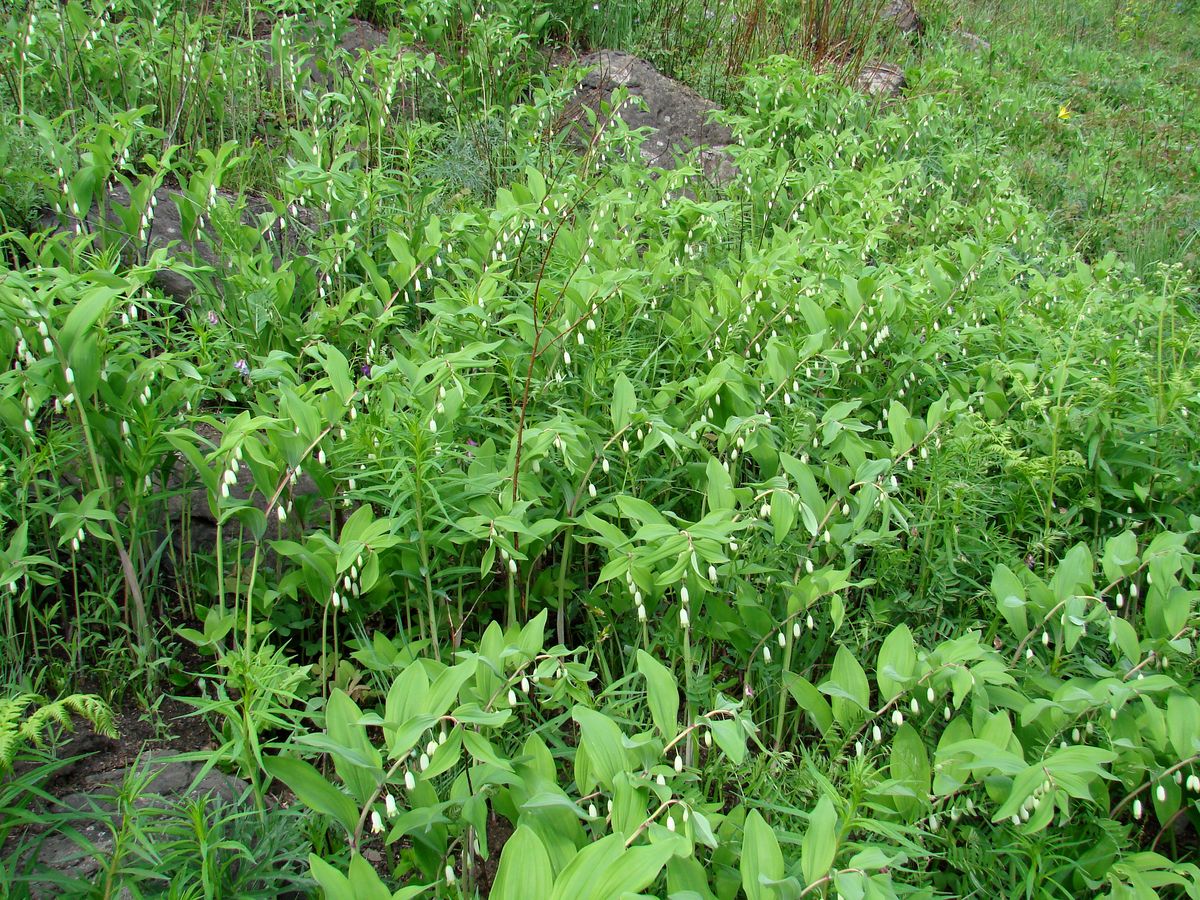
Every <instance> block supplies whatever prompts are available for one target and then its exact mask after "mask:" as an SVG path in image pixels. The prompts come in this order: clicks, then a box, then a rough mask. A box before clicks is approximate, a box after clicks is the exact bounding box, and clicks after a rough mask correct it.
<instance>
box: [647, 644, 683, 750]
mask: <svg viewBox="0 0 1200 900" xmlns="http://www.w3.org/2000/svg"><path fill="white" fill-rule="evenodd" d="M637 665H638V671H639V672H641V673H642V676H643V677H644V678H645V679H646V693H647V696H648V699H649V701H650V717H651V718H652V719H653V720H654V726H655V727H656V728H657V729H658V730H659V732H660V733H661V734H662V736H663V738H664V739H665V740H667V741H668V742H669V741H671V740H672V739H674V737H675V735H677V734H678V733H679V722H678V718H679V689H678V688H677V687H676V685H675V678H674V676H672V675H671V672H670V671H669V670H668V669H667V668H666V666H664V665H663V664H662V663H660V662H659V661H658V660H656V659H655V658H654V657H653V656H651V655H650V654H649V653H647V652H646V651H645V650H638V652H637Z"/></svg>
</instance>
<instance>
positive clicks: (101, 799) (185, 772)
mask: <svg viewBox="0 0 1200 900" xmlns="http://www.w3.org/2000/svg"><path fill="white" fill-rule="evenodd" d="M203 767H204V764H203V763H201V762H196V761H184V760H179V759H177V758H175V757H174V756H173V755H172V754H170V753H169V752H166V751H159V752H154V753H147V754H145V755H144V756H143V757H142V758H141V759H140V760H139V761H138V762H137V763H135V764H134V765H133V766H130V767H129V768H127V769H121V770H119V771H116V772H102V773H97V774H95V775H93V776H91V777H89V778H87V779H86V780H85V789H84V790H83V791H80V792H78V793H75V794H71V795H68V796H66V797H63V798H62V799H61V800H60V801H59V806H60V811H65V812H70V811H72V810H75V811H78V812H79V816H78V818H76V819H74V820H73V821H72V822H71V826H70V827H71V830H72V831H74V832H76V833H77V834H78V835H79V837H80V838H82V840H77V839H76V838H74V837H73V836H72V835H71V834H70V833H68V832H67V830H66V829H62V830H59V831H56V832H54V833H50V834H47V835H45V837H44V838H43V840H42V841H41V842H40V843H39V844H38V846H37V858H38V862H39V863H40V864H41V865H42V866H44V867H46V868H48V869H51V870H53V871H54V872H56V873H58V874H59V875H61V876H63V877H66V878H74V879H80V880H83V881H88V880H91V879H92V878H94V877H95V875H96V873H97V872H99V870H100V867H101V863H102V862H103V861H105V859H106V857H107V856H108V855H110V854H111V853H112V852H113V846H114V842H113V830H114V829H117V828H119V827H120V824H121V823H120V816H119V815H117V814H116V808H117V807H116V796H117V794H118V792H119V791H120V790H121V788H122V785H123V784H125V783H126V782H128V783H130V784H136V785H139V786H140V791H139V793H138V796H137V798H136V799H135V800H134V804H133V805H134V806H135V807H136V808H139V809H141V808H145V807H148V806H152V805H161V804H163V803H164V802H165V803H174V802H179V801H181V800H185V799H189V798H207V802H208V803H214V802H224V803H228V804H238V803H241V802H242V801H243V800H244V798H245V797H246V796H247V792H248V790H249V787H250V786H249V784H248V783H247V782H245V781H242V780H241V779H240V778H234V777H233V776H231V775H225V774H223V773H221V772H218V771H216V770H215V769H210V770H209V771H208V772H205V773H204V774H203V775H201V774H200V773H201V770H202V769H203ZM39 887H40V888H41V890H38V889H36V888H35V891H34V894H33V896H35V897H38V896H44V897H50V896H57V892H54V891H52V890H51V889H50V887H51V882H50V881H49V880H48V879H47V881H46V882H45V884H43V885H41V886H39Z"/></svg>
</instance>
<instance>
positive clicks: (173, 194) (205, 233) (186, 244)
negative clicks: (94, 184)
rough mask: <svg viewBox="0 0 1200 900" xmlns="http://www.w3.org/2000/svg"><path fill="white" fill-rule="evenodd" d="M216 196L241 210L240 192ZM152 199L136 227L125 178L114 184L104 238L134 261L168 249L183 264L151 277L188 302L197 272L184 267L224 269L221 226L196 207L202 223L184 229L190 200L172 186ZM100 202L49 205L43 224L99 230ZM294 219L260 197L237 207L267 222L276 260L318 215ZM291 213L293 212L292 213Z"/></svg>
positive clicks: (243, 220)
mask: <svg viewBox="0 0 1200 900" xmlns="http://www.w3.org/2000/svg"><path fill="white" fill-rule="evenodd" d="M217 196H218V197H220V198H222V199H224V200H225V201H227V202H228V203H229V204H230V206H231V207H232V208H233V209H234V210H238V206H239V198H238V197H237V195H234V194H231V193H229V192H227V191H218V192H217ZM154 201H155V202H154V203H153V204H152V205H151V209H152V215H151V217H150V219H149V221H148V222H147V225H146V229H145V232H144V236H143V233H142V232H141V231H140V229H139V228H138V227H137V226H138V222H137V218H138V215H140V213H139V214H137V215H135V216H134V217H133V218H134V222H133V223H132V226H133V227H129V225H127V223H126V222H124V221H122V218H121V215H120V212H119V211H118V210H117V209H116V207H117V206H121V207H126V208H129V207H130V193H129V190H128V189H127V188H126V187H125V186H124V185H121V184H116V185H113V186H111V187H110V188H109V189H108V191H107V193H106V195H105V197H104V203H103V205H104V208H105V211H106V220H107V227H105V228H104V229H103V230H102V237H103V239H105V240H107V241H110V242H113V243H115V244H116V245H117V246H118V248H119V249H120V251H121V254H122V256H123V257H124V258H125V259H126V261H127V262H130V263H136V262H140V261H143V260H145V259H147V258H148V257H149V256H150V254H152V253H153V252H154V251H156V250H159V249H166V250H167V251H168V256H169V257H170V259H171V260H174V261H178V262H180V263H183V264H184V265H183V266H182V267H181V268H179V269H177V268H173V267H171V266H170V265H168V267H166V268H161V269H159V270H158V271H157V272H155V274H154V278H153V283H154V285H155V286H156V287H158V288H159V289H160V290H161V291H162V292H163V293H164V294H166V295H167V296H168V297H171V298H173V299H175V300H177V301H179V302H180V303H183V302H186V301H187V299H188V298H189V297H191V295H192V293H193V292H194V291H195V290H196V287H197V285H196V282H195V277H196V276H194V275H192V274H189V273H188V272H186V271H184V269H186V268H187V267H192V266H195V267H206V268H211V269H213V270H214V271H215V272H216V273H217V274H218V276H219V275H220V274H221V273H223V272H224V271H225V264H224V262H223V259H224V255H223V254H222V246H223V243H224V242H223V239H222V237H221V234H220V229H218V228H215V227H214V226H213V224H212V221H211V213H210V212H209V211H206V210H204V211H201V210H197V211H196V212H198V213H199V214H200V215H201V216H202V217H203V223H202V224H200V222H199V220H198V224H197V227H196V232H197V233H195V234H185V233H184V222H183V215H182V213H181V211H180V210H181V209H186V208H187V205H188V204H191V203H192V201H191V200H190V199H189V198H188V197H187V195H186V194H184V193H182V192H181V191H178V190H174V189H172V188H167V187H160V188H158V190H156V191H155V192H154ZM99 205H100V204H99V202H98V203H97V204H96V205H95V206H93V207H92V209H90V210H88V212H87V213H86V214H85V215H83V216H82V217H76V216H73V215H64V214H59V213H55V212H53V211H50V210H47V211H46V212H44V213H43V214H42V220H41V225H42V228H43V229H45V230H48V231H52V232H60V233H62V232H71V231H76V230H87V231H97V230H100V229H99V225H100V211H99ZM297 212H298V213H299V215H297V216H296V217H295V218H294V220H293V221H292V222H290V223H288V224H287V226H286V227H281V226H282V225H283V222H284V221H286V219H278V218H276V217H275V216H274V210H273V208H272V206H271V203H270V202H269V201H267V200H264V199H262V198H257V197H247V198H245V202H244V206H242V208H241V209H240V212H239V221H238V223H237V224H239V225H241V226H244V227H246V228H253V229H254V230H255V231H258V229H259V227H260V216H261V217H264V218H263V220H262V221H264V222H268V223H269V226H268V227H267V228H266V230H265V232H263V233H262V235H261V237H262V239H263V240H265V241H266V242H267V244H268V246H270V247H271V248H272V250H273V251H274V253H275V256H276V259H277V261H278V260H279V259H280V258H281V257H282V256H283V255H284V254H286V253H289V252H293V251H295V250H297V249H299V247H300V245H301V243H302V242H303V240H304V238H305V235H307V233H308V230H309V228H310V227H311V226H312V224H313V222H314V218H313V217H312V216H311V215H310V214H308V213H307V211H305V210H297ZM287 218H291V217H290V216H289V217H287Z"/></svg>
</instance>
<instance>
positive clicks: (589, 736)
mask: <svg viewBox="0 0 1200 900" xmlns="http://www.w3.org/2000/svg"><path fill="white" fill-rule="evenodd" d="M571 718H573V719H574V720H575V721H576V722H577V723H579V729H580V731H581V732H582V735H581V737H580V740H579V746H580V748H581V749H584V750H585V751H586V753H587V759H588V762H589V763H590V764H591V768H592V771H593V774H594V775H595V776H596V778H597V779H599V781H600V784H602V785H603V786H604V787H605V788H606V789H607V790H610V791H611V790H612V787H613V778H614V777H616V775H617V773H618V772H624V771H626V769H627V768H628V766H629V758H628V755H627V754H626V752H625V743H624V736H623V735H622V734H621V729H620V728H618V727H617V723H616V722H614V721H613V720H612V719H610V718H609V717H608V716H606V715H604V714H603V713H600V712H596V710H594V709H588V708H587V707H586V706H576V707H575V708H574V709H573V710H572V711H571Z"/></svg>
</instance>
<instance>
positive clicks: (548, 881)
mask: <svg viewBox="0 0 1200 900" xmlns="http://www.w3.org/2000/svg"><path fill="white" fill-rule="evenodd" d="M553 887H554V870H553V869H552V868H551V866H550V856H549V854H547V853H546V847H545V845H544V844H543V843H542V842H541V839H540V838H538V836H537V834H536V833H534V831H533V829H531V828H529V827H528V826H527V825H521V826H518V828H517V830H516V831H514V832H513V834H512V837H510V838H509V839H508V843H506V844H505V845H504V849H503V850H502V851H501V853H500V865H499V867H498V868H497V869H496V880H495V881H494V882H493V883H492V892H491V893H490V894H489V895H488V897H489V898H490V900H528V898H530V897H548V896H549V895H550V892H551V890H552V889H553Z"/></svg>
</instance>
